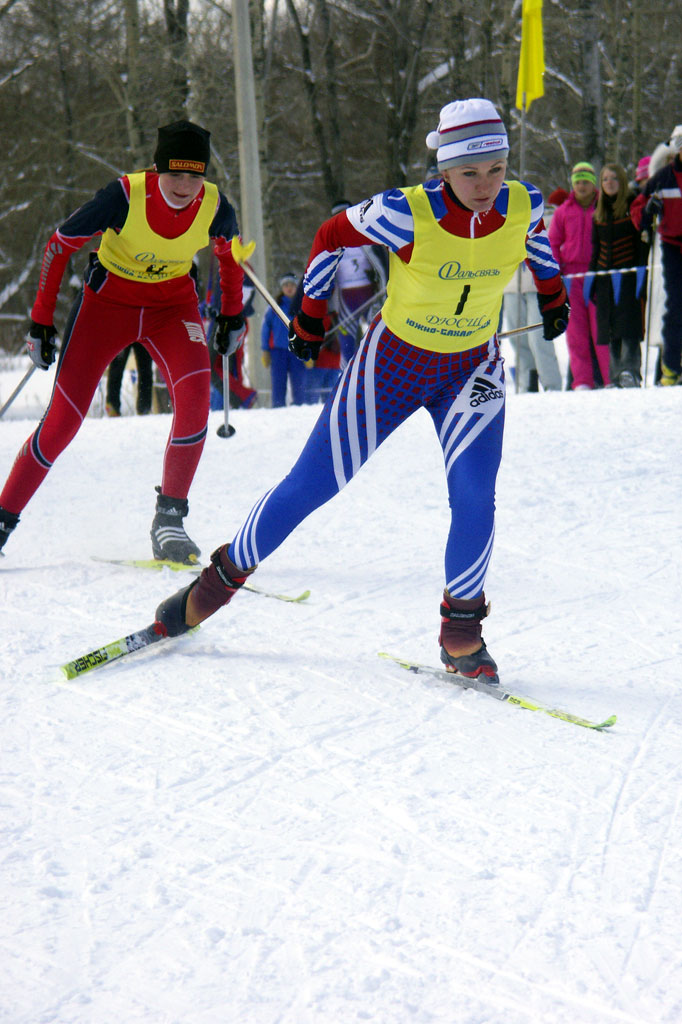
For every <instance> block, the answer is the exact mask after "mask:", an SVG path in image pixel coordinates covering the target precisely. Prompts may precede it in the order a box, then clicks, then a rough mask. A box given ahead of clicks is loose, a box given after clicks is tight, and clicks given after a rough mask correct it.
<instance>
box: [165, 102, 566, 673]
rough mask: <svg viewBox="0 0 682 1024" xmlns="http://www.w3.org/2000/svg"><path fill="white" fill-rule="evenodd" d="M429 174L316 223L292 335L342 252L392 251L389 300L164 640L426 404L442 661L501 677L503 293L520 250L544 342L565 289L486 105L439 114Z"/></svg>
mask: <svg viewBox="0 0 682 1024" xmlns="http://www.w3.org/2000/svg"><path fill="white" fill-rule="evenodd" d="M427 145H429V147H430V148H432V149H437V159H438V169H439V171H440V174H441V177H440V178H437V179H432V180H429V181H427V182H426V183H425V184H423V185H417V186H413V187H410V188H401V189H392V190H389V191H387V192H383V193H380V194H378V195H375V196H373V197H372V198H371V199H367V200H366V201H364V202H361V203H358V204H357V205H356V206H353V207H351V208H350V209H348V210H345V211H343V212H341V213H338V214H337V215H336V216H334V217H332V218H331V219H330V220H328V221H325V223H324V224H322V226H321V227H320V228H319V230H318V232H317V234H316V236H315V240H314V242H313V247H312V251H311V255H310V260H309V262H308V266H307V270H306V275H305V285H304V291H305V294H304V298H303V302H302V308H301V311H300V312H299V313H298V314H297V316H296V317H295V318H294V320H293V322H292V325H291V332H290V344H291V347H292V348H293V350H294V351H295V352H296V353H297V355H299V356H300V357H301V358H303V359H309V358H310V357H311V356H312V357H313V358H314V357H315V355H316V353H317V352H318V351H319V349H320V346H321V344H322V341H323V337H324V329H323V323H322V318H323V316H324V314H325V311H326V306H327V299H328V297H329V295H330V294H331V292H332V289H333V286H334V273H335V270H336V267H337V265H338V263H339V260H340V259H341V256H342V253H343V249H344V247H345V246H356V245H367V244H376V243H380V244H382V245H385V246H386V247H387V249H388V250H389V254H390V255H389V260H390V270H389V285H388V295H387V298H386V301H385V303H384V305H383V308H382V310H381V312H380V313H379V314H378V315H377V316H376V317H375V319H374V320H373V322H372V323H371V324H370V326H369V328H368V329H367V332H366V334H365V336H364V338H363V339H362V342H361V344H360V347H359V349H358V351H357V353H356V354H355V356H354V357H353V359H352V360H351V362H350V363H349V364H348V366H347V367H346V369H345V372H344V373H343V375H342V377H341V379H340V380H339V382H338V384H337V386H336V388H335V390H334V391H333V392H332V394H331V395H330V397H329V399H328V400H327V403H326V405H325V407H324V409H323V411H322V413H321V415H320V418H319V420H318V421H317V424H316V425H315V427H314V429H313V431H312V433H311V435H310V437H309V438H308V441H307V443H306V445H305V447H304V449H303V451H302V453H301V455H300V456H299V458H298V461H297V462H296V464H295V465H294V467H293V469H292V470H291V472H290V473H289V474H288V475H287V476H286V477H285V479H284V480H282V481H281V482H280V483H279V484H278V485H277V486H276V487H274V488H273V489H272V490H270V491H268V492H267V493H266V494H265V495H264V496H263V497H262V498H261V499H260V500H259V501H258V502H257V503H256V505H255V506H254V508H253V510H252V511H251V513H250V514H249V516H248V517H247V519H246V521H245V522H244V524H243V526H242V527H241V528H240V529H239V531H238V532H237V534H236V536H235V538H234V540H233V541H232V543H231V544H225V545H223V546H222V547H220V548H218V549H217V550H216V551H215V552H214V553H213V555H212V556H211V564H210V566H208V567H207V568H205V569H204V570H203V572H202V574H201V576H200V577H199V578H198V580H195V581H194V582H193V583H192V584H190V586H188V587H185V588H184V589H183V590H180V591H178V593H177V594H174V595H173V596H172V597H169V598H167V599H166V600H165V601H164V602H162V604H161V605H160V606H159V607H158V609H157V611H156V619H157V622H158V623H159V626H158V628H159V629H160V630H165V631H166V632H167V633H168V635H170V636H177V635H179V634H180V633H183V632H185V631H186V630H187V629H188V628H190V627H191V626H193V625H196V624H197V623H198V622H201V621H203V620H204V619H205V618H207V617H208V616H209V615H212V614H213V612H215V611H216V610H217V609H218V608H219V607H220V606H221V605H223V604H226V603H227V602H228V601H229V600H230V599H231V598H232V597H233V596H234V594H235V592H236V591H237V590H238V589H239V587H241V586H242V584H243V583H244V582H245V580H246V579H247V577H248V576H249V574H250V573H252V572H253V571H254V569H255V568H256V566H257V564H258V562H260V561H261V560H262V559H263V558H265V557H267V555H269V554H270V553H271V552H272V551H273V550H275V548H277V547H278V546H279V545H280V544H281V543H282V541H283V540H284V539H285V538H286V537H287V536H288V535H289V534H290V533H291V532H292V530H294V528H295V527H296V526H298V524H299V523H300V522H301V521H302V520H303V519H305V517H306V516H308V515H309V514H310V513H311V512H312V511H313V510H314V509H316V508H318V507H319V506H320V505H322V504H323V503H324V502H326V501H328V500H329V499H330V498H332V497H333V496H334V495H335V494H336V493H337V492H338V491H339V490H340V489H341V488H342V487H343V486H345V484H347V483H348V481H349V480H350V479H351V477H352V476H354V475H355V473H357V471H358V470H359V469H360V467H361V466H362V465H363V464H364V463H365V462H366V461H367V460H368V459H369V457H370V455H372V453H373V452H374V451H375V450H376V449H377V448H378V446H379V445H380V444H381V443H382V441H384V440H385V439H386V438H387V437H388V436H389V434H390V433H391V432H392V431H393V430H395V428H396V427H397V426H398V425H399V424H400V423H402V422H403V421H404V420H406V419H407V418H408V416H410V415H411V414H412V413H413V412H415V411H416V410H417V409H419V408H420V407H421V406H424V407H425V408H426V409H427V410H428V412H429V414H430V415H431V418H432V420H433V423H434V426H435V428H436V433H437V436H438V439H439V441H440V444H441V446H442V449H443V455H444V459H445V472H446V476H447V485H448V493H449V499H450V507H451V510H452V521H451V526H450V532H449V536H448V539H447V543H446V548H445V591H444V594H443V601H442V603H441V606H440V611H441V631H440V645H441V659H442V661H443V662H444V664H445V665H446V666H447V668H448V669H449V670H450V671H453V672H460V673H462V674H464V675H466V676H469V677H476V676H478V675H480V674H483V675H484V676H485V677H486V678H487V679H488V681H489V682H498V676H497V666H496V664H495V662H494V661H493V659H492V657H491V656H490V654H489V653H488V651H487V650H486V646H485V643H484V642H483V639H482V637H481V620H482V619H483V618H484V617H485V616H486V615H487V614H488V608H487V605H486V599H485V595H484V591H483V585H484V580H485V575H486V569H487V567H488V562H489V560H490V555H491V552H492V547H493V534H494V522H493V521H494V495H495V478H496V474H497V470H498V466H499V463H500V455H501V450H502V430H503V422H504V399H505V391H504V372H503V365H502V359H501V357H500V350H499V345H498V341H497V337H496V329H497V325H498V320H499V315H500V308H501V303H502V292H503V290H504V286H505V285H506V284H507V282H508V281H509V280H510V279H511V277H512V276H513V274H514V272H515V270H516V269H517V267H518V265H519V263H520V262H521V261H522V260H524V259H526V260H528V263H529V265H530V267H531V270H532V272H533V275H534V277H535V281H536V285H537V288H538V292H539V303H540V310H541V313H542V319H543V323H544V335H545V338H547V340H551V339H552V338H555V337H557V336H558V335H559V334H562V333H563V332H564V330H565V328H566V322H567V319H568V304H567V300H566V292H565V289H564V286H563V284H562V281H561V277H560V275H559V272H558V267H557V264H556V262H555V261H554V259H553V257H552V253H551V249H550V245H549V240H548V238H547V234H546V232H545V229H544V226H543V222H542V212H543V201H542V196H541V195H540V193H539V191H538V190H537V189H536V188H534V187H533V186H532V185H528V184H525V183H522V182H513V181H505V171H506V166H507V159H506V158H507V153H508V152H509V146H508V142H507V133H506V131H505V128H504V125H503V124H502V122H501V120H500V117H499V115H498V113H497V111H496V110H495V108H494V107H493V105H492V103H490V102H489V101H488V100H484V99H467V100H459V101H456V102H454V103H449V104H448V105H447V106H445V107H443V109H442V110H441V112H440V123H439V126H438V131H437V132H431V133H429V135H428V136H427Z"/></svg>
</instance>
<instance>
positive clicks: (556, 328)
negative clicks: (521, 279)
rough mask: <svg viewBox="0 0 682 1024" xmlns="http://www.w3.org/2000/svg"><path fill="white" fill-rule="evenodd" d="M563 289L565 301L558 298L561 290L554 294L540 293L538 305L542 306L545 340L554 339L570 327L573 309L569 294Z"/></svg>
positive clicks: (541, 313)
mask: <svg viewBox="0 0 682 1024" xmlns="http://www.w3.org/2000/svg"><path fill="white" fill-rule="evenodd" d="M562 291H563V300H564V301H563V302H561V301H559V302H557V300H560V299H561V297H562V296H561V292H555V293H554V294H553V295H540V294H539V293H538V306H539V307H540V315H541V317H542V324H543V328H544V329H543V332H542V335H543V337H544V339H545V341H554V339H555V338H558V337H559V335H560V334H563V333H564V331H565V330H566V328H567V327H568V317H569V314H570V311H571V307H570V306H569V304H568V296H567V295H566V292H565V291H564V290H563V289H562Z"/></svg>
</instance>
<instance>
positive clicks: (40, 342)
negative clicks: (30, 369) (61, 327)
mask: <svg viewBox="0 0 682 1024" xmlns="http://www.w3.org/2000/svg"><path fill="white" fill-rule="evenodd" d="M56 338H57V332H56V330H55V328H54V325H53V324H37V323H36V322H35V320H31V326H30V327H29V329H28V332H27V334H26V346H27V348H28V354H29V355H30V357H31V359H32V360H33V362H34V363H35V364H36V366H37V367H38V369H39V370H47V368H48V366H52V364H53V362H54V357H55V353H56V351H57V341H56Z"/></svg>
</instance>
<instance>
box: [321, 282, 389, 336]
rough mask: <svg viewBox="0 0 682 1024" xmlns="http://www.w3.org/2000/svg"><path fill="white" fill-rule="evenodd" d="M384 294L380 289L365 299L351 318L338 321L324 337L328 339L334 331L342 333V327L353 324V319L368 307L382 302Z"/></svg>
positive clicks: (384, 290) (383, 290)
mask: <svg viewBox="0 0 682 1024" xmlns="http://www.w3.org/2000/svg"><path fill="white" fill-rule="evenodd" d="M385 294H386V289H385V288H382V289H381V290H380V291H378V292H377V293H376V294H375V295H372V297H371V298H369V299H367V301H366V302H363V303H362V305H361V306H358V308H357V309H356V310H354V311H353V315H352V316H347V317H345V318H344V319H343V320H339V322H338V324H334V326H333V327H332V328H331V330H329V331H327V333H326V335H325V337H327V338H328V337H329V336H330V335H331V334H335V333H336V331H342V330H343V329H344V327H348V326H349V325H350V324H352V323H353V322H354V320H355V318H356V317H357V316H359V315H360V313H364V311H365V310H366V309H368V307H369V306H371V305H372V304H373V303H375V302H383V300H384V296H385Z"/></svg>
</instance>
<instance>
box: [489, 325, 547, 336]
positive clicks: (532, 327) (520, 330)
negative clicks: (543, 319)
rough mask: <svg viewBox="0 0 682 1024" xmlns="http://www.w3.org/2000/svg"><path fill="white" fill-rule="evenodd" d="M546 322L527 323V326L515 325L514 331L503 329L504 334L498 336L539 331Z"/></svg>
mask: <svg viewBox="0 0 682 1024" xmlns="http://www.w3.org/2000/svg"><path fill="white" fill-rule="evenodd" d="M544 326H545V325H544V324H526V326H525V327H515V328H514V330H513V331H502V334H498V335H497V337H498V338H511V336H512V335H513V334H525V333H526V331H539V330H540V328H541V327H544Z"/></svg>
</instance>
